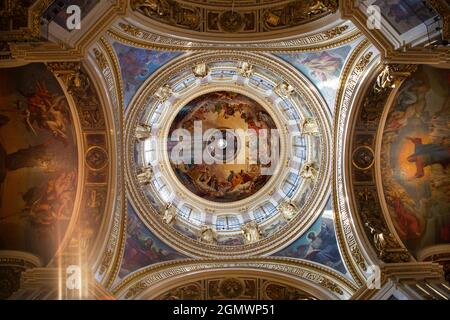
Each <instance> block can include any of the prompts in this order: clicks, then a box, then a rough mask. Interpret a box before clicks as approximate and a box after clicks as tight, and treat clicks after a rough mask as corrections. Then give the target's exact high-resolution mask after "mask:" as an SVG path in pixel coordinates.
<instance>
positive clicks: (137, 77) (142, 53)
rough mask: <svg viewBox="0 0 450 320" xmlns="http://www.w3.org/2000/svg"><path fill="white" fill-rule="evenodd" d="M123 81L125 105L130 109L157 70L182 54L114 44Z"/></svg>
mask: <svg viewBox="0 0 450 320" xmlns="http://www.w3.org/2000/svg"><path fill="white" fill-rule="evenodd" d="M113 47H114V50H115V51H116V54H117V57H118V59H119V64H120V71H121V74H122V80H123V90H124V93H123V94H124V105H125V108H127V107H128V104H129V103H130V101H131V99H132V98H133V96H134V94H135V93H136V92H137V91H138V90H139V88H140V87H141V85H142V84H143V83H144V81H145V80H147V79H148V78H149V77H150V76H151V75H152V74H153V73H154V72H155V71H156V70H158V69H159V68H160V67H161V66H163V65H165V64H166V63H167V62H169V61H170V60H172V59H173V58H175V57H177V56H179V55H181V52H169V51H156V50H146V49H141V48H134V47H129V46H127V45H124V44H121V43H118V42H114V43H113Z"/></svg>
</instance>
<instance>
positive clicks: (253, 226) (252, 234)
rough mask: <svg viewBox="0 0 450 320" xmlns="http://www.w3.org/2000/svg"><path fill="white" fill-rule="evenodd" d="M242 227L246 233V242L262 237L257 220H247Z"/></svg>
mask: <svg viewBox="0 0 450 320" xmlns="http://www.w3.org/2000/svg"><path fill="white" fill-rule="evenodd" d="M241 229H242V232H243V233H244V240H245V243H253V242H256V241H258V240H259V239H261V230H260V229H259V226H258V224H257V223H256V222H255V221H250V222H247V223H246V224H244V225H243V226H242V227H241Z"/></svg>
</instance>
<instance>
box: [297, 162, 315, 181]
mask: <svg viewBox="0 0 450 320" xmlns="http://www.w3.org/2000/svg"><path fill="white" fill-rule="evenodd" d="M318 174H319V171H318V170H317V168H316V166H315V164H314V163H313V162H307V163H305V164H304V165H303V167H302V169H301V170H300V176H301V177H302V178H303V179H305V180H310V181H314V180H316V179H317V175H318Z"/></svg>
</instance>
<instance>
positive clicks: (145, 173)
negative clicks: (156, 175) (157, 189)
mask: <svg viewBox="0 0 450 320" xmlns="http://www.w3.org/2000/svg"><path fill="white" fill-rule="evenodd" d="M152 177H153V170H152V168H151V167H144V168H142V169H141V173H139V174H138V175H137V179H138V182H139V183H140V184H143V185H147V184H149V183H150V181H151V180H152Z"/></svg>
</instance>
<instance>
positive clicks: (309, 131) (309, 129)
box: [302, 118, 320, 136]
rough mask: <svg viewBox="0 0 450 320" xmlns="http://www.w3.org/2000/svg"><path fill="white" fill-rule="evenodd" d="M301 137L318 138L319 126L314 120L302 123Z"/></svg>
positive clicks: (308, 119)
mask: <svg viewBox="0 0 450 320" xmlns="http://www.w3.org/2000/svg"><path fill="white" fill-rule="evenodd" d="M302 135H310V136H319V135H320V133H319V125H318V124H317V121H316V119H314V118H306V119H305V120H304V121H303V123H302Z"/></svg>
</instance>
